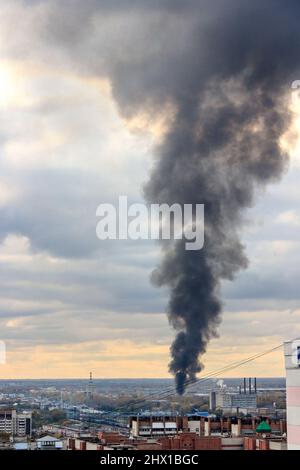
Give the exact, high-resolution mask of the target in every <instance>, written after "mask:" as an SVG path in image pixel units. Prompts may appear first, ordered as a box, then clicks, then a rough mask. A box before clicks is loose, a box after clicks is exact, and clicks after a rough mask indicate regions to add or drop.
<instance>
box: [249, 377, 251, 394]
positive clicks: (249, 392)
mask: <svg viewBox="0 0 300 470" xmlns="http://www.w3.org/2000/svg"><path fill="white" fill-rule="evenodd" d="M249 394H251V377H249Z"/></svg>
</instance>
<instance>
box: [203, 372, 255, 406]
mask: <svg viewBox="0 0 300 470" xmlns="http://www.w3.org/2000/svg"><path fill="white" fill-rule="evenodd" d="M248 384H249V385H248V389H247V382H246V378H244V386H243V387H242V386H240V387H239V393H229V392H228V391H227V390H226V389H223V388H221V389H220V390H218V391H213V392H211V394H210V404H209V406H210V409H211V410H215V409H222V410H227V411H229V412H233V411H235V412H236V411H238V410H239V409H240V408H242V409H243V410H248V409H252V410H253V409H255V408H257V389H256V378H254V382H253V388H252V385H251V384H252V382H251V378H249V379H248Z"/></svg>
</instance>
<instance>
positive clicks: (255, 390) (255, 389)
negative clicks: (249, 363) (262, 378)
mask: <svg viewBox="0 0 300 470" xmlns="http://www.w3.org/2000/svg"><path fill="white" fill-rule="evenodd" d="M254 392H255V394H256V393H257V388H256V377H254Z"/></svg>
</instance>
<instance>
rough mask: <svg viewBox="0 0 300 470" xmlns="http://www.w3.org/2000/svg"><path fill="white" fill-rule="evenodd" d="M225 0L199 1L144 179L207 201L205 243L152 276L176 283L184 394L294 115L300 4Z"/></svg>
mask: <svg viewBox="0 0 300 470" xmlns="http://www.w3.org/2000/svg"><path fill="white" fill-rule="evenodd" d="M221 3H222V2H221ZM221 3H220V4H219V3H218V2H215V6H216V8H215V11H210V10H209V8H208V9H206V6H205V5H206V4H205V2H204V3H203V4H202V5H201V2H200V4H199V6H198V8H197V9H196V11H197V15H198V17H199V24H198V26H197V27H198V29H197V27H196V29H194V31H193V34H191V38H193V42H194V43H193V44H192V43H191V51H190V53H189V51H187V57H185V59H184V64H180V63H179V64H178V67H179V68H181V67H182V66H183V65H184V67H185V68H184V77H183V73H182V70H181V69H180V71H179V78H178V80H179V83H178V86H177V87H175V88H176V93H175V94H174V95H173V96H172V98H173V103H174V104H175V107H176V110H177V112H176V117H175V120H174V123H173V125H172V126H171V128H170V130H169V132H168V134H167V136H166V138H165V141H164V143H163V144H162V146H161V148H160V149H159V155H160V159H159V161H158V163H157V164H156V166H155V168H154V171H153V173H152V175H151V178H150V181H149V183H148V185H147V187H146V195H147V199H148V201H150V202H159V203H162V202H167V203H169V204H173V203H180V204H185V203H193V204H196V203H204V204H205V246H204V249H203V250H202V251H198V252H197V251H186V250H185V245H184V243H182V242H174V243H173V244H170V245H168V246H167V247H164V255H163V256H164V258H163V261H162V264H161V266H160V267H159V268H158V270H157V271H156V272H155V273H154V274H153V279H154V282H155V283H156V284H157V285H159V286H167V287H168V288H169V290H170V300H169V305H168V315H169V321H170V323H171V325H172V326H173V327H174V328H175V329H176V330H177V331H178V334H177V336H176V338H175V340H174V342H173V344H172V346H171V355H172V360H171V363H170V365H169V368H170V371H171V372H172V373H173V374H174V375H175V379H176V387H177V391H178V393H179V394H182V393H183V392H184V387H185V384H186V382H187V380H193V379H194V378H195V375H196V373H197V372H199V371H200V370H201V368H202V366H201V363H200V362H199V357H201V355H202V354H203V353H204V352H205V350H206V346H207V343H208V341H209V339H210V338H212V337H214V336H215V335H216V327H217V325H218V323H219V321H220V312H221V301H220V294H219V292H220V283H221V280H222V279H232V278H233V277H234V274H235V273H236V272H237V271H238V270H239V269H241V268H245V267H246V266H247V259H246V257H245V254H244V250H243V246H242V244H241V242H240V240H239V234H238V230H239V228H240V226H241V222H242V214H243V211H244V209H245V208H247V207H250V206H251V204H252V203H253V196H254V195H255V189H256V187H258V186H261V185H265V184H266V183H268V182H269V181H272V180H274V179H276V178H278V177H279V176H280V175H281V174H282V171H283V169H284V168H285V164H286V156H285V155H283V153H282V150H281V148H280V144H279V139H280V137H281V136H282V134H283V133H284V131H285V130H286V128H287V126H288V124H289V122H290V120H289V114H288V112H287V103H288V102H287V95H288V93H289V87H290V83H291V82H290V80H291V79H292V77H293V73H295V69H298V68H299V56H298V54H299V52H300V48H299V33H298V32H297V31H296V23H295V18H294V17H293V16H294V15H297V19H298V20H299V7H298V5H297V4H296V2H293V1H292V2H287V3H284V2H283V1H271V2H270V1H269V2H264V5H263V6H262V5H260V4H258V3H257V2H254V3H255V5H254V4H253V3H252V2H249V3H251V5H250V6H249V5H248V4H247V5H246V3H244V2H240V1H236V2H227V4H229V3H231V6H232V8H230V7H229V6H228V11H225V9H223V8H222V7H221ZM217 4H218V5H219V6H220V8H219V9H218V8H217ZM223 6H224V4H223ZM201 17H205V18H208V21H207V22H206V23H205V22H203V23H202V21H201ZM283 17H285V19H283ZM285 21H286V23H285ZM285 24H286V25H285ZM197 46H199V49H197ZM296 51H297V55H296ZM204 59H205V60H204ZM294 77H295V76H294ZM176 79H177V77H176V74H175V75H174V76H172V78H171V77H170V80H171V81H172V82H173V81H176ZM172 87H173V88H174V84H173V85H172Z"/></svg>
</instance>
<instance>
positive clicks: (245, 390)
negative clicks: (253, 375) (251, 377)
mask: <svg viewBox="0 0 300 470" xmlns="http://www.w3.org/2000/svg"><path fill="white" fill-rule="evenodd" d="M244 393H245V394H246V393H247V389H246V378H245V377H244Z"/></svg>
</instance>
